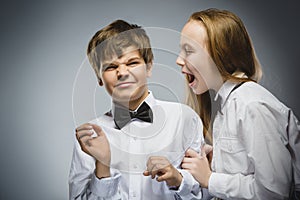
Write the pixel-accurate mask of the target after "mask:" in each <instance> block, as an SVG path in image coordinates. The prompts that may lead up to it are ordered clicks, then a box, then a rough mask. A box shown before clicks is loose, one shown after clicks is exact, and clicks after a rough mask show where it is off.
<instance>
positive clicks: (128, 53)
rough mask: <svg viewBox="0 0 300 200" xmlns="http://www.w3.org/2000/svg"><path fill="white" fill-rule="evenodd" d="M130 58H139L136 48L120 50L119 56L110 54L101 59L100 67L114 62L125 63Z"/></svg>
mask: <svg viewBox="0 0 300 200" xmlns="http://www.w3.org/2000/svg"><path fill="white" fill-rule="evenodd" d="M132 58H141V55H140V51H139V49H138V48H136V47H128V48H125V49H123V50H122V53H121V54H120V55H117V54H116V53H115V52H114V53H111V55H109V56H106V58H104V59H103V61H102V63H103V64H102V65H105V64H110V63H114V62H125V61H127V60H129V59H132Z"/></svg>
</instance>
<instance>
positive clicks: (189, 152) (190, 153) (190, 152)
mask: <svg viewBox="0 0 300 200" xmlns="http://www.w3.org/2000/svg"><path fill="white" fill-rule="evenodd" d="M185 156H186V157H191V158H197V157H199V155H198V153H197V152H196V151H194V150H193V149H188V150H187V151H186V152H185Z"/></svg>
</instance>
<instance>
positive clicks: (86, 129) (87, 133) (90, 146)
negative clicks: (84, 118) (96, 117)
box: [76, 123, 111, 166]
mask: <svg viewBox="0 0 300 200" xmlns="http://www.w3.org/2000/svg"><path fill="white" fill-rule="evenodd" d="M94 131H95V132H96V134H97V136H96V137H92V135H93V134H94ZM76 138H77V140H78V142H79V144H80V146H81V149H82V151H84V152H85V153H87V154H89V155H90V156H92V157H94V158H95V159H96V160H97V162H98V164H100V163H102V164H103V165H106V166H109V165H110V159H111V153H110V147H109V142H108V140H107V138H106V135H105V133H104V132H103V131H102V129H101V128H100V126H97V125H95V124H90V123H85V124H83V125H81V126H79V127H77V128H76ZM99 162H100V163H99Z"/></svg>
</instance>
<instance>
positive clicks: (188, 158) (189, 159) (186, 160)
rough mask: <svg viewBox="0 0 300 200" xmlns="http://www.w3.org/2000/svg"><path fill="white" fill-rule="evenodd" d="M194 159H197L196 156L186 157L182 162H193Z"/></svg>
mask: <svg viewBox="0 0 300 200" xmlns="http://www.w3.org/2000/svg"><path fill="white" fill-rule="evenodd" d="M194 160H195V158H191V157H184V158H183V160H182V163H192V162H193V161H194Z"/></svg>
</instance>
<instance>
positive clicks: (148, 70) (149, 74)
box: [146, 62, 152, 77]
mask: <svg viewBox="0 0 300 200" xmlns="http://www.w3.org/2000/svg"><path fill="white" fill-rule="evenodd" d="M146 70H147V77H151V75H152V62H151V63H148V64H147V66H146Z"/></svg>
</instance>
